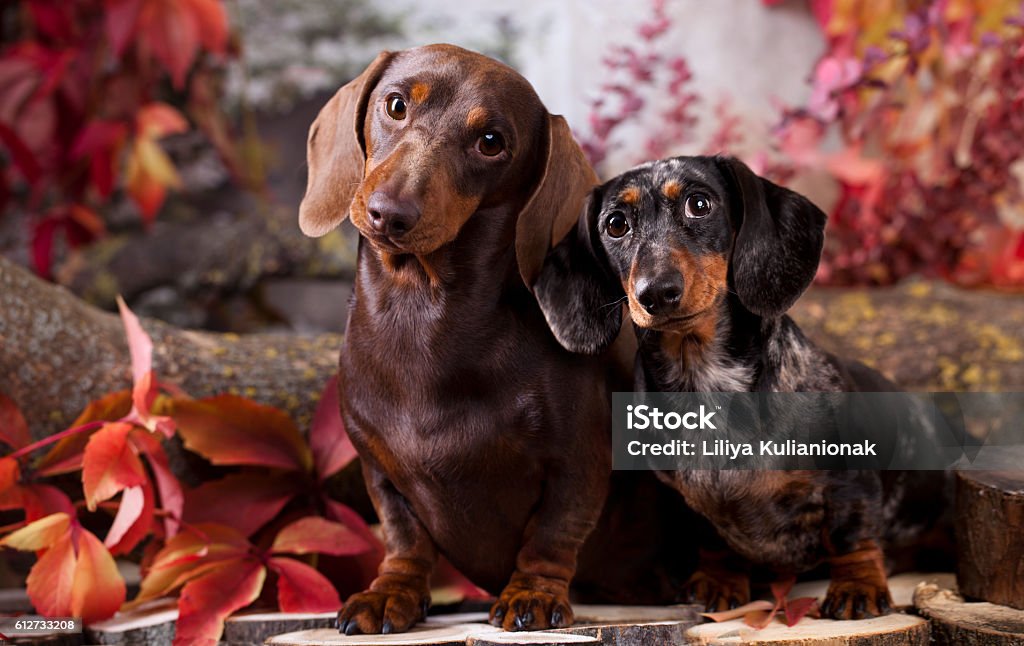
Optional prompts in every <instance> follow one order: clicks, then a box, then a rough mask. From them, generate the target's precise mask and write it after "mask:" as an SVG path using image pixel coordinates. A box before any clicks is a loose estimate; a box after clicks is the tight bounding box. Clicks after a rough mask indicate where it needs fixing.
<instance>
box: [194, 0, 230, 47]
mask: <svg viewBox="0 0 1024 646" xmlns="http://www.w3.org/2000/svg"><path fill="white" fill-rule="evenodd" d="M187 4H188V5H189V7H190V8H191V9H192V13H193V15H194V16H195V17H196V22H197V23H198V25H199V39H200V41H202V43H203V47H204V48H205V49H207V50H208V51H211V52H213V53H215V54H223V53H224V51H225V50H226V49H227V45H228V16H227V12H225V11H224V5H223V4H221V2H220V0H187Z"/></svg>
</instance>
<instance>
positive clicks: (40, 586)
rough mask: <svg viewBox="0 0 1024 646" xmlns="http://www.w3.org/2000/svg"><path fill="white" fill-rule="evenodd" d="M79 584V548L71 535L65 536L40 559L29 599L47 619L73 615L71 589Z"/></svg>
mask: <svg viewBox="0 0 1024 646" xmlns="http://www.w3.org/2000/svg"><path fill="white" fill-rule="evenodd" d="M74 581H75V548H74V545H72V544H71V532H70V531H68V529H67V527H65V530H64V533H63V534H62V535H61V536H60V537H58V538H57V540H56V542H54V543H53V544H52V546H51V547H50V548H49V549H48V550H46V552H44V553H43V555H42V556H40V557H39V560H38V561H36V564H35V565H33V566H32V570H31V571H29V573H28V579H27V580H26V587H27V588H28V598H29V600H31V601H32V606H33V607H35V609H36V612H38V613H39V614H41V615H43V616H44V617H67V616H70V615H71V589H72V587H74Z"/></svg>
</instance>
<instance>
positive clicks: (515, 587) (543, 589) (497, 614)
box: [491, 579, 573, 630]
mask: <svg viewBox="0 0 1024 646" xmlns="http://www.w3.org/2000/svg"><path fill="white" fill-rule="evenodd" d="M572 622H573V614H572V606H570V605H569V590H568V587H567V586H565V585H564V584H552V583H549V582H547V581H545V580H543V579H541V580H537V581H536V582H535V583H534V584H533V585H531V584H526V583H510V584H509V585H508V586H506V587H505V589H504V590H503V591H502V593H501V596H500V597H498V601H497V602H496V603H495V604H494V605H493V606H492V607H491V624H492V625H494V626H500V627H502V628H504V629H505V630H541V629H544V628H565V627H567V626H571V625H572Z"/></svg>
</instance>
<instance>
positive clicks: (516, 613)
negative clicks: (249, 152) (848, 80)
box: [299, 45, 611, 634]
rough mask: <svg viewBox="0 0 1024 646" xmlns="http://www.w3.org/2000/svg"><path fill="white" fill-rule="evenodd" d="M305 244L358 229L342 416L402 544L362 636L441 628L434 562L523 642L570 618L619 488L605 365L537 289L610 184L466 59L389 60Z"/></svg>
mask: <svg viewBox="0 0 1024 646" xmlns="http://www.w3.org/2000/svg"><path fill="white" fill-rule="evenodd" d="M308 161H309V180H308V185H307V190H306V195H305V198H304V199H303V201H302V204H301V207H300V214H299V217H300V225H301V228H302V230H303V231H304V232H306V233H307V234H309V235H314V236H316V235H322V234H325V233H327V232H328V231H329V230H331V229H332V228H334V227H335V226H337V225H338V224H339V223H341V221H342V220H344V219H346V218H347V217H351V220H352V223H353V224H354V225H355V227H356V229H358V231H359V234H360V241H359V259H358V271H357V275H356V279H355V287H354V293H353V296H352V300H351V302H350V309H349V319H348V327H347V332H346V335H345V340H344V346H343V348H342V351H341V362H340V394H341V402H342V412H343V417H344V420H345V423H346V427H347V429H348V433H349V435H351V437H352V442H353V444H355V446H356V448H357V449H358V451H359V455H360V457H361V460H362V468H363V473H364V477H365V480H366V484H367V487H368V489H369V492H370V496H371V498H372V501H373V504H374V507H375V508H376V511H377V513H378V515H379V517H380V520H381V522H382V524H383V527H384V531H385V534H386V547H387V553H386V557H385V559H384V562H383V564H382V565H381V566H380V570H379V575H378V576H377V578H376V579H375V580H374V581H373V583H372V585H371V586H370V588H369V590H367V591H365V592H362V593H359V594H356V595H354V596H352V597H351V598H350V599H349V600H348V601H347V602H346V604H345V606H344V609H343V610H342V611H341V612H340V613H339V616H338V626H339V628H340V629H341V630H342V631H343V632H345V633H348V634H354V633H380V632H384V633H387V632H399V631H404V630H407V629H409V628H410V627H411V626H413V625H414V624H415V623H416V622H418V621H419V620H421V619H422V618H424V615H425V613H426V609H427V607H428V605H429V600H430V593H429V590H430V576H431V572H432V570H433V568H434V563H435V559H436V558H437V555H438V554H439V553H440V554H443V555H444V556H446V557H447V558H448V559H449V560H450V561H451V562H452V563H453V564H454V565H455V567H457V568H458V569H459V570H460V571H462V572H463V573H464V574H466V575H467V576H468V577H469V578H470V579H471V580H472V581H473V582H475V583H476V584H477V585H480V586H482V587H484V588H485V589H487V590H489V591H492V592H493V593H495V594H497V595H498V600H497V602H496V603H495V604H494V606H493V608H492V610H491V620H492V622H493V623H494V624H495V625H499V626H503V627H504V628H506V629H510V630H517V629H529V628H546V627H549V626H556V627H557V626H566V625H568V624H570V623H572V621H573V613H572V609H571V607H570V604H569V597H568V594H569V583H570V579H572V577H573V574H574V571H575V569H576V562H577V553H578V551H579V549H580V547H581V545H582V544H583V542H584V539H585V538H586V537H587V535H588V533H590V532H591V530H592V528H593V527H594V525H595V523H596V521H597V519H598V516H599V514H600V512H601V505H602V503H603V501H604V498H605V493H606V490H607V482H608V477H609V473H610V470H611V457H610V455H609V452H608V448H607V447H608V442H609V435H610V407H609V403H608V394H607V393H608V388H607V385H606V377H605V374H604V367H603V365H604V364H603V362H602V360H601V359H600V358H597V357H589V356H583V355H578V354H573V353H570V352H568V351H566V350H565V349H564V348H562V347H561V346H560V345H559V344H558V342H557V341H556V340H555V338H554V336H553V335H552V333H551V331H550V330H549V328H548V326H547V324H546V323H545V320H544V316H543V314H542V312H541V310H540V308H539V306H538V304H537V302H536V300H535V298H534V296H533V295H532V293H531V291H530V290H529V288H528V287H527V285H530V284H532V283H533V282H534V279H535V278H536V275H537V274H538V273H539V271H540V267H541V264H542V263H543V260H544V257H545V254H546V253H547V252H548V250H549V249H550V248H551V244H552V238H553V237H557V238H561V237H562V236H564V235H565V234H566V233H567V232H568V231H569V230H570V229H572V227H573V226H574V225H575V223H576V220H577V216H578V213H579V211H580V209H581V207H582V204H583V201H584V199H585V198H586V195H587V192H588V191H589V190H590V188H592V187H593V186H594V185H595V184H596V183H597V180H596V176H595V175H594V173H593V171H592V170H591V169H590V166H589V165H588V164H587V162H586V160H585V158H584V157H583V154H582V152H581V151H580V149H579V147H578V146H577V145H576V143H575V142H574V141H573V138H572V135H571V133H570V130H569V128H568V126H567V124H566V122H565V120H564V119H563V118H562V117H559V116H553V115H550V114H548V111H547V110H546V109H545V107H544V105H543V104H542V103H541V102H540V100H539V98H538V97H537V95H536V93H535V92H534V90H533V88H532V87H531V86H530V85H529V83H528V82H527V81H526V80H525V79H524V78H523V77H522V76H520V75H519V74H517V73H516V72H515V71H513V70H512V69H511V68H509V67H507V66H505V65H503V64H501V63H498V62H496V61H494V60H491V59H489V58H486V57H484V56H481V55H479V54H475V53H473V52H469V51H466V50H463V49H460V48H458V47H453V46H447V45H431V46H426V47H420V48H416V49H410V50H406V51H401V52H395V53H390V52H385V53H382V54H381V55H380V56H378V57H377V59H376V60H375V61H374V62H373V63H372V64H371V65H370V66H369V67H368V68H367V69H366V71H364V72H363V73H362V74H360V75H359V77H358V78H356V79H355V80H353V81H352V82H351V83H349V84H348V85H346V86H345V87H343V88H341V90H339V91H338V93H337V94H336V95H335V96H334V97H333V98H332V99H331V100H330V101H329V102H328V103H327V105H326V106H325V107H324V108H323V110H322V111H321V112H320V114H319V116H318V117H317V119H316V121H315V123H314V124H313V125H312V127H311V129H310V132H309V140H308Z"/></svg>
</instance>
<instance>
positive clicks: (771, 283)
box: [536, 157, 825, 353]
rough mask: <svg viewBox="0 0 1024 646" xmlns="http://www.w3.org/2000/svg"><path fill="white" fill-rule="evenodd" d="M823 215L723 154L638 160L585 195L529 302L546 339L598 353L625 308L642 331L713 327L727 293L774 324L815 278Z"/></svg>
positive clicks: (786, 190)
mask: <svg viewBox="0 0 1024 646" xmlns="http://www.w3.org/2000/svg"><path fill="white" fill-rule="evenodd" d="M824 227H825V214H824V213H822V212H821V210H820V209H818V208H817V207H816V206H814V204H812V203H811V202H810V201H809V200H807V199H806V198H805V197H803V196H801V195H799V194H797V193H794V192H793V191H791V190H789V189H785V188H782V187H780V186H777V185H775V184H773V183H772V182H769V181H768V180H766V179H763V178H761V177H758V176H756V175H754V173H753V172H752V171H751V170H750V169H749V168H748V167H747V166H746V165H745V164H743V163H742V162H740V161H739V160H737V159H734V158H730V157H676V158H672V159H666V160H662V161H657V162H651V163H648V164H644V165H642V166H639V167H637V168H634V169H632V170H630V171H628V172H626V173H624V174H622V175H620V176H618V177H616V178H614V179H612V180H611V181H609V182H607V183H605V184H604V185H602V186H599V187H597V188H596V189H594V190H593V192H592V193H591V195H590V198H589V200H588V202H587V204H586V205H585V206H584V210H583V212H582V213H581V215H580V218H579V222H578V225H577V229H576V231H575V233H574V234H572V235H570V236H568V237H567V238H566V239H565V240H563V241H562V242H561V243H560V244H559V245H558V246H557V247H556V248H555V250H554V251H552V253H551V254H550V255H549V257H548V259H547V261H546V262H545V265H544V269H543V271H542V273H541V277H540V280H539V281H538V283H537V290H536V291H537V295H538V300H539V301H540V303H541V307H542V308H543V310H544V313H545V316H547V318H548V323H549V324H550V325H551V328H552V330H554V332H555V336H556V337H558V339H559V341H560V342H561V343H562V345H564V346H565V347H566V348H568V349H570V350H573V351H576V352H588V353H592V352H597V351H600V350H602V349H603V348H604V347H606V346H607V344H609V343H610V342H611V341H612V340H613V339H614V338H615V335H616V333H617V331H618V326H619V322H620V308H619V307H618V305H619V304H620V303H623V302H625V303H626V304H627V305H628V309H629V315H630V317H631V318H632V319H633V322H634V323H635V324H636V325H637V326H639V327H641V328H647V329H655V330H662V331H676V332H684V333H685V332H687V331H698V330H702V329H703V330H706V329H709V328H714V327H715V326H716V325H717V317H718V316H719V315H720V313H721V311H722V308H721V307H719V306H720V304H721V303H722V302H723V300H724V299H725V298H726V295H727V294H728V293H729V292H733V293H735V294H736V296H737V297H738V300H739V302H740V303H741V304H742V306H743V307H745V308H746V309H748V310H750V311H751V312H753V313H754V314H757V315H759V316H763V317H775V316H779V315H780V314H782V313H783V312H785V311H786V310H787V309H789V307H790V306H791V305H792V304H793V303H794V302H795V301H796V299H797V298H798V297H799V296H800V294H801V293H803V291H804V290H805V289H806V288H807V286H808V285H809V284H810V283H811V280H812V279H813V278H814V274H815V271H816V270H817V267H818V261H819V259H820V257H821V248H822V243H823V239H824Z"/></svg>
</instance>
